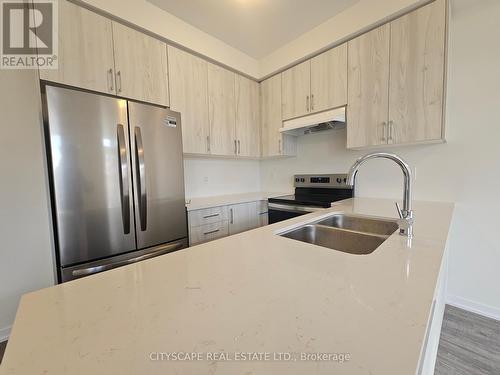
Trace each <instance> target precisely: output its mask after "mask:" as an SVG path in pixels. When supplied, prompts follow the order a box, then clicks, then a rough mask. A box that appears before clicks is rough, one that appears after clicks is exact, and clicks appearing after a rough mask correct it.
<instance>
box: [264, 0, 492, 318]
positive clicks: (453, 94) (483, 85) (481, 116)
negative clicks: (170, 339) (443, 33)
mask: <svg viewBox="0 0 500 375" xmlns="http://www.w3.org/2000/svg"><path fill="white" fill-rule="evenodd" d="M451 5H452V7H451V25H450V33H451V34H450V35H451V45H450V50H449V71H448V90H447V91H448V96H447V101H448V104H447V140H448V143H446V144H438V145H428V146H415V147H405V148H395V149H388V150H390V151H392V152H395V153H397V154H399V155H401V156H402V157H404V158H405V159H406V160H407V161H408V162H409V163H410V164H411V165H412V166H413V167H415V168H416V181H415V189H414V197H415V199H419V200H438V201H454V202H456V209H455V216H454V222H453V226H452V232H451V240H450V241H451V243H450V245H451V257H450V280H449V294H450V297H451V298H452V299H453V300H454V301H458V303H462V304H464V305H466V306H467V307H476V308H477V309H478V310H480V311H482V312H483V313H487V314H490V315H496V316H497V317H500V298H499V296H500V273H499V272H498V267H499V266H500V242H499V241H498V238H497V237H496V233H498V231H499V224H500V219H499V217H498V212H500V147H499V142H500V141H499V140H500V120H499V119H500V68H499V67H500V48H498V36H499V35H500V22H499V21H498V20H500V2H499V1H498V0H477V1H470V0H453V1H452V2H451ZM345 142H346V134H345V131H337V132H330V133H322V134H316V135H310V136H304V137H302V138H300V139H299V144H298V157H297V158H292V159H285V160H270V161H263V162H262V163H261V176H262V188H263V189H264V190H266V189H272V190H276V189H279V190H282V189H287V188H288V189H289V188H290V187H291V184H292V180H291V176H292V175H293V174H294V173H335V172H339V173H341V172H346V171H347V169H348V168H349V166H350V165H351V163H352V162H353V161H354V159H355V158H356V157H358V156H360V155H362V154H363V152H355V151H347V150H346V149H345ZM357 192H358V195H360V196H370V197H387V198H393V197H395V198H398V199H399V198H400V197H401V195H402V177H401V172H400V170H399V169H398V168H397V167H396V166H395V165H393V164H392V163H391V162H390V161H379V160H375V161H371V162H369V164H366V165H365V166H363V167H362V168H361V170H360V172H359V174H358V189H357ZM416 215H417V220H418V213H416Z"/></svg>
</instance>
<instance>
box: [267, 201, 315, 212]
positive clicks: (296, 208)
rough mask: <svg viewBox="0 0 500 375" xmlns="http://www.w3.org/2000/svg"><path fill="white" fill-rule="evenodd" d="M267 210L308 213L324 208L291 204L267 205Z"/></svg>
mask: <svg viewBox="0 0 500 375" xmlns="http://www.w3.org/2000/svg"><path fill="white" fill-rule="evenodd" d="M268 208H269V210H275V211H286V212H296V213H309V212H316V211H319V210H323V209H324V207H312V206H301V205H293V204H280V203H268Z"/></svg>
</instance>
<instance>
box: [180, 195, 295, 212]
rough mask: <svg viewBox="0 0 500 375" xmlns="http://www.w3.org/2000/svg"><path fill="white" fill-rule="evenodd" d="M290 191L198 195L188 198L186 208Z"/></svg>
mask: <svg viewBox="0 0 500 375" xmlns="http://www.w3.org/2000/svg"><path fill="white" fill-rule="evenodd" d="M288 194H291V193H290V192H281V193H279V192H262V191H259V192H252V193H242V194H226V195H218V196H213V197H197V198H187V199H186V208H187V210H188V211H193V210H201V209H204V208H211V207H218V206H227V205H230V204H238V203H247V202H255V201H261V200H267V199H268V198H273V197H279V196H281V195H288Z"/></svg>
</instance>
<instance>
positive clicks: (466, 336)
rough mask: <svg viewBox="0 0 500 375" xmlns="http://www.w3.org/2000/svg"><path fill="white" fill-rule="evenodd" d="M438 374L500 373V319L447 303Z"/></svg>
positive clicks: (440, 343) (479, 374)
mask: <svg viewBox="0 0 500 375" xmlns="http://www.w3.org/2000/svg"><path fill="white" fill-rule="evenodd" d="M434 374H435V375H499V374H500V321H497V320H494V319H490V318H486V317H484V316H481V315H477V314H474V313H471V312H468V311H465V310H462V309H459V308H457V307H453V306H449V305H447V306H446V310H445V313H444V320H443V327H442V329H441V338H440V340H439V350H438V357H437V362H436V369H435V372H434Z"/></svg>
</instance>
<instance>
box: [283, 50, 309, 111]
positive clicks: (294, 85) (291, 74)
mask: <svg viewBox="0 0 500 375" xmlns="http://www.w3.org/2000/svg"><path fill="white" fill-rule="evenodd" d="M281 80H282V85H281V87H282V98H281V99H282V106H283V111H282V119H283V120H288V119H291V118H294V117H300V116H303V115H305V114H307V113H309V112H310V90H311V61H310V60H307V61H305V62H303V63H301V64H299V65H296V66H294V67H292V68H290V69H287V70H285V71H284V72H283V73H281Z"/></svg>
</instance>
